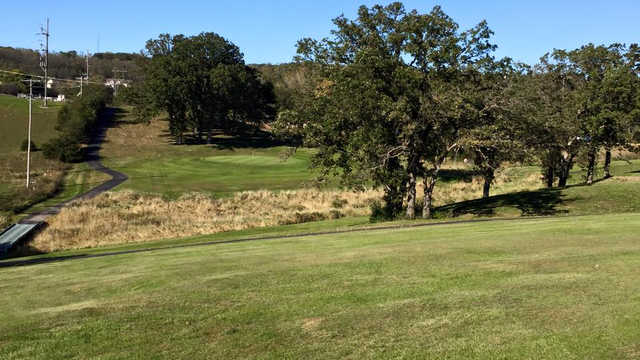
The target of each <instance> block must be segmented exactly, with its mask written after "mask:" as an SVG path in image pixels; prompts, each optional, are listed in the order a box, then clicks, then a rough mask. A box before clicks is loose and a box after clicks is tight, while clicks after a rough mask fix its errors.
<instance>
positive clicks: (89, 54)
mask: <svg viewBox="0 0 640 360" xmlns="http://www.w3.org/2000/svg"><path fill="white" fill-rule="evenodd" d="M89 56H91V53H90V52H89V50H87V56H86V57H87V72H86V74H85V75H86V77H87V85H88V84H89Z"/></svg>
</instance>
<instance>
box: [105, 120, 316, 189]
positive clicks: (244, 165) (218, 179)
mask: <svg viewBox="0 0 640 360" xmlns="http://www.w3.org/2000/svg"><path fill="white" fill-rule="evenodd" d="M120 115H121V116H120V118H119V119H118V120H117V121H116V124H115V126H114V127H113V128H111V129H109V131H108V132H107V141H106V142H105V144H104V145H103V149H102V151H101V156H102V157H103V162H104V163H105V165H107V166H109V167H111V168H113V169H115V170H118V171H120V172H123V173H125V174H127V175H128V176H129V180H128V181H126V182H125V183H124V184H122V185H121V186H119V189H132V190H136V191H142V192H153V193H158V194H165V195H168V196H177V195H179V194H183V193H187V192H193V191H197V192H205V193H212V194H216V195H229V194H231V193H233V192H236V191H244V190H282V189H298V188H302V187H304V186H306V185H308V184H310V183H311V182H312V180H313V177H314V176H313V174H312V173H311V172H310V171H309V162H310V157H311V153H310V151H309V150H305V149H302V150H299V151H297V152H296V153H295V154H293V156H291V157H288V158H287V157H286V156H285V153H286V151H287V148H286V147H283V146H273V144H270V143H268V141H267V142H263V141H260V140H259V139H258V140H256V139H247V138H237V139H233V138H225V137H217V138H216V139H215V141H214V144H213V145H173V144H172V142H171V140H170V138H169V137H168V135H167V133H166V128H167V123H166V122H165V121H162V120H156V121H153V122H152V123H151V124H148V125H147V124H135V123H132V122H131V121H130V120H131V119H130V118H129V114H128V113H127V112H126V111H123V112H121V113H120Z"/></svg>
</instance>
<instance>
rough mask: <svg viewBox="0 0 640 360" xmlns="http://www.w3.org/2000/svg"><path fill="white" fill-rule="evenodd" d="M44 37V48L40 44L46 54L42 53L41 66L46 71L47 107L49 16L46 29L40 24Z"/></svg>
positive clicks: (45, 97) (45, 101) (45, 105)
mask: <svg viewBox="0 0 640 360" xmlns="http://www.w3.org/2000/svg"><path fill="white" fill-rule="evenodd" d="M37 35H42V36H43V37H44V49H43V48H42V47H43V44H42V43H41V44H40V48H41V51H42V52H43V53H44V54H40V68H42V70H43V71H44V104H43V107H47V85H48V82H47V72H48V71H49V18H47V27H46V29H45V28H43V27H42V26H40V33H39V34H37Z"/></svg>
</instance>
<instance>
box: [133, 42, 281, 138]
mask: <svg viewBox="0 0 640 360" xmlns="http://www.w3.org/2000/svg"><path fill="white" fill-rule="evenodd" d="M146 51H147V55H148V57H149V58H150V61H149V62H148V63H147V64H146V66H145V83H144V85H143V86H142V87H141V88H140V89H139V90H138V92H137V94H136V95H135V97H134V99H137V101H136V102H137V103H138V104H139V105H140V106H141V108H140V109H139V110H137V112H138V114H140V115H141V116H144V117H148V116H151V115H153V114H154V113H157V112H158V111H166V113H167V114H168V117H169V129H170V131H171V133H172V134H173V135H174V136H175V138H176V140H177V142H178V143H179V144H182V143H183V142H184V134H185V133H186V132H187V131H192V132H193V134H194V136H195V137H196V138H197V139H198V141H202V139H203V137H204V136H205V135H206V137H207V141H209V142H210V140H211V135H212V131H214V130H218V129H219V130H222V131H223V132H226V133H234V132H235V131H236V130H237V129H238V128H239V126H238V125H247V124H260V123H262V122H270V121H271V120H272V119H273V117H274V115H275V107H274V102H275V97H274V95H273V89H272V87H271V85H270V84H265V83H264V82H262V81H261V80H260V78H259V76H258V74H257V72H256V71H255V70H254V69H252V68H250V67H248V66H246V65H245V64H244V60H243V55H242V53H241V52H240V49H239V48H238V47H237V46H236V45H234V44H232V43H231V42H229V41H228V40H226V39H224V38H223V37H221V36H219V35H217V34H214V33H201V34H199V35H196V36H191V37H185V36H184V35H175V36H170V35H168V34H162V35H160V36H159V37H158V38H157V39H153V40H149V41H148V42H147V46H146ZM143 102H146V103H145V104H142V103H143Z"/></svg>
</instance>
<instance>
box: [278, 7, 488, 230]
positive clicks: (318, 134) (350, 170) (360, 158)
mask: <svg viewBox="0 0 640 360" xmlns="http://www.w3.org/2000/svg"><path fill="white" fill-rule="evenodd" d="M333 22H334V24H335V26H336V29H335V30H333V37H332V38H331V39H323V40H320V41H318V40H313V39H303V40H301V41H300V42H299V43H298V53H299V57H298V61H301V62H306V63H308V64H313V65H315V66H316V68H317V70H316V72H315V74H316V78H315V80H314V81H310V84H311V86H310V87H309V88H308V91H307V92H306V97H305V98H304V99H301V100H300V102H299V104H298V106H296V107H295V110H291V111H285V112H282V113H281V114H280V116H279V121H278V124H277V128H278V129H280V131H281V132H284V133H287V134H295V136H296V137H298V138H300V139H302V140H303V141H305V142H306V143H307V144H309V145H313V146H316V147H318V149H319V151H318V153H317V155H316V156H315V159H314V165H316V166H317V167H319V168H321V169H323V173H325V174H329V173H332V174H335V175H338V176H340V177H341V178H342V179H343V181H344V182H345V183H347V184H350V185H352V186H356V187H357V186H363V185H366V184H373V185H375V186H381V187H382V188H383V189H384V192H385V195H384V200H385V208H384V214H385V216H389V217H393V216H396V215H397V214H399V213H400V211H401V209H402V203H403V197H404V195H405V194H406V195H407V201H406V202H407V216H408V217H409V218H413V217H414V216H415V213H416V211H415V206H416V182H417V180H418V178H419V177H421V176H422V177H424V179H425V180H424V181H425V205H424V208H423V216H425V217H429V216H431V209H432V194H433V189H434V186H435V183H436V180H437V177H438V172H439V170H440V169H441V167H442V164H443V163H444V161H445V159H446V158H447V156H448V155H449V154H450V153H451V151H453V150H454V149H456V148H457V147H459V145H460V144H459V140H460V138H461V136H462V131H463V130H464V129H467V128H470V127H472V126H473V124H474V121H475V120H476V119H477V117H478V111H477V108H476V107H475V106H474V104H473V103H472V102H473V98H474V94H475V91H476V90H477V89H475V88H474V86H473V84H472V82H470V81H469V80H470V79H472V78H473V77H474V76H477V75H478V74H479V69H480V66H481V62H482V61H486V60H489V59H490V56H489V53H490V52H491V51H493V49H494V48H495V47H494V46H493V45H491V44H490V43H489V42H488V39H489V37H490V36H491V31H490V30H489V29H488V27H487V25H486V23H485V22H482V23H480V24H479V25H478V26H476V27H474V28H472V29H470V30H468V31H465V32H459V31H458V25H457V24H456V23H455V22H454V21H453V20H452V19H451V18H449V17H448V16H447V15H446V14H445V13H444V12H443V11H442V10H441V9H440V8H439V7H435V8H434V9H433V10H432V11H431V12H430V13H428V14H419V13H418V12H417V11H411V12H407V11H405V9H404V7H403V5H402V4H401V3H398V2H396V3H392V4H390V5H388V6H380V5H376V6H373V7H372V8H367V7H365V6H362V7H360V9H359V11H358V17H357V19H355V20H348V19H346V18H345V17H344V16H341V17H338V18H336V19H334V21H333Z"/></svg>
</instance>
